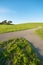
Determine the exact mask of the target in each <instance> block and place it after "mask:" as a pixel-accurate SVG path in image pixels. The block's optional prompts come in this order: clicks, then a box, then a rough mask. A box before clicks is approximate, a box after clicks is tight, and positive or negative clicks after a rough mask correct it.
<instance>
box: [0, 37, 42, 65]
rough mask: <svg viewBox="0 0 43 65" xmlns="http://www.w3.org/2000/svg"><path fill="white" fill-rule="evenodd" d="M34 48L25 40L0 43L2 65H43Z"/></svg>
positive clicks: (0, 64)
mask: <svg viewBox="0 0 43 65" xmlns="http://www.w3.org/2000/svg"><path fill="white" fill-rule="evenodd" d="M40 62H41V61H40V59H39V57H38V55H37V54H36V53H35V50H34V48H33V47H32V46H31V44H30V43H29V42H28V41H27V40H25V39H22V38H20V39H12V40H8V41H4V42H0V65H41V63H40Z"/></svg>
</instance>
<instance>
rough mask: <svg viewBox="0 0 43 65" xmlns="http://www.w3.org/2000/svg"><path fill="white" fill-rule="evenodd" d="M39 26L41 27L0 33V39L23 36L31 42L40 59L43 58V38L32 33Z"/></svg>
mask: <svg viewBox="0 0 43 65" xmlns="http://www.w3.org/2000/svg"><path fill="white" fill-rule="evenodd" d="M40 28H41V27H38V28H34V29H30V30H24V31H17V32H10V33H4V34H0V41H4V40H9V39H12V38H21V37H23V38H25V39H27V40H28V41H29V42H30V43H32V45H33V47H34V48H35V50H36V52H37V53H38V55H39V57H40V58H41V60H43V40H42V39H41V38H40V37H39V36H37V35H36V34H34V31H35V30H38V29H40Z"/></svg>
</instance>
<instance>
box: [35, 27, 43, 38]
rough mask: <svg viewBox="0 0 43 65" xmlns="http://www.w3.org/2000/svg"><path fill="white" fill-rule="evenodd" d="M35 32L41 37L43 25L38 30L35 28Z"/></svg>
mask: <svg viewBox="0 0 43 65" xmlns="http://www.w3.org/2000/svg"><path fill="white" fill-rule="evenodd" d="M36 34H38V35H39V36H40V37H41V38H42V39H43V27H42V28H41V29H39V30H36Z"/></svg>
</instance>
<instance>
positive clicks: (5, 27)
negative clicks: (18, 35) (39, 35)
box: [0, 23, 43, 33]
mask: <svg viewBox="0 0 43 65" xmlns="http://www.w3.org/2000/svg"><path fill="white" fill-rule="evenodd" d="M42 25H43V23H26V24H18V25H0V33H5V32H13V31H20V30H26V29H32V28H36V27H38V26H42Z"/></svg>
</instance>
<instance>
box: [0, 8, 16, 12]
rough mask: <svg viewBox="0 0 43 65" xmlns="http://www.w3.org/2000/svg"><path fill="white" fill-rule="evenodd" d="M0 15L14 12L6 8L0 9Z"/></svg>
mask: <svg viewBox="0 0 43 65" xmlns="http://www.w3.org/2000/svg"><path fill="white" fill-rule="evenodd" d="M0 13H16V11H13V10H10V9H8V8H0Z"/></svg>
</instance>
